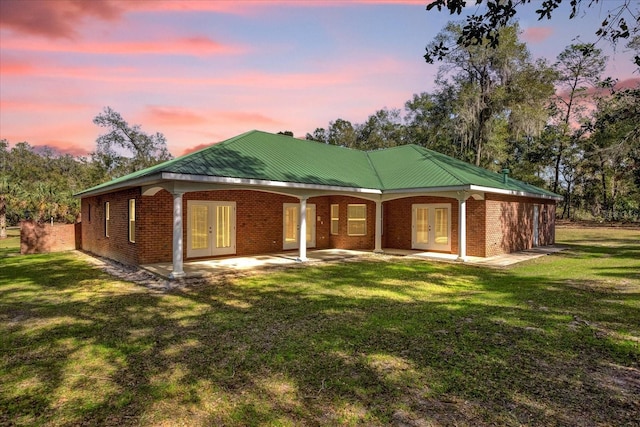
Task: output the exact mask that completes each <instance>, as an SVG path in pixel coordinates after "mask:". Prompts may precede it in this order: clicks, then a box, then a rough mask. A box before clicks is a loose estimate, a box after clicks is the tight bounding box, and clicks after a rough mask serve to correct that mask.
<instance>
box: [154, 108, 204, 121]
mask: <svg viewBox="0 0 640 427" xmlns="http://www.w3.org/2000/svg"><path fill="white" fill-rule="evenodd" d="M144 116H145V119H146V120H149V121H150V122H153V123H160V124H163V125H169V126H193V125H200V124H203V123H206V121H207V119H206V118H205V117H204V116H203V115H201V114H197V113H194V112H192V111H189V110H187V109H185V108H179V107H157V106H150V107H147V111H146V112H145V114H144Z"/></svg>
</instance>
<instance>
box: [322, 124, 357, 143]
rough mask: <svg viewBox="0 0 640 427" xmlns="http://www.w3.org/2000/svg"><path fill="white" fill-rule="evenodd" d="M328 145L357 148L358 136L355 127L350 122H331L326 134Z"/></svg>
mask: <svg viewBox="0 0 640 427" xmlns="http://www.w3.org/2000/svg"><path fill="white" fill-rule="evenodd" d="M326 143H327V144H331V145H339V146H342V147H348V148H357V145H358V142H357V135H356V130H355V128H354V126H353V125H352V124H351V122H350V121H349V120H344V119H336V120H335V121H333V122H329V129H328V131H327V133H326Z"/></svg>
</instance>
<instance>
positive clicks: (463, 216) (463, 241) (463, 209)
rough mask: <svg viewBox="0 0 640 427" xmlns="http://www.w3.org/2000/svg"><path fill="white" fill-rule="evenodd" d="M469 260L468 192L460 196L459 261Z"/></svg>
mask: <svg viewBox="0 0 640 427" xmlns="http://www.w3.org/2000/svg"><path fill="white" fill-rule="evenodd" d="M466 260H467V194H466V193H462V195H461V196H460V197H459V198H458V261H463V262H464V261H466Z"/></svg>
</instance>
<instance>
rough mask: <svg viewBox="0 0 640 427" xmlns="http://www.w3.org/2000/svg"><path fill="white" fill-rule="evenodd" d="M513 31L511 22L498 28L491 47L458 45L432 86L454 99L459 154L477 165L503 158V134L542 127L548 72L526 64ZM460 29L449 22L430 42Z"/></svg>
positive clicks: (448, 39) (527, 58)
mask: <svg viewBox="0 0 640 427" xmlns="http://www.w3.org/2000/svg"><path fill="white" fill-rule="evenodd" d="M518 31H519V29H518V26H517V25H513V26H510V27H504V28H502V29H501V37H502V43H500V44H499V45H498V46H496V47H495V48H484V47H481V46H471V45H469V46H462V45H461V46H458V49H456V50H455V51H452V52H451V54H450V55H448V56H447V57H446V58H444V59H443V65H442V66H441V67H440V70H439V73H438V79H437V81H436V83H437V85H438V86H439V87H441V88H445V89H447V90H448V91H449V93H450V94H452V95H453V96H454V99H455V101H454V107H453V110H452V111H453V112H455V117H454V129H455V133H456V134H457V136H458V138H457V140H458V141H459V144H460V148H459V152H460V153H461V157H462V158H463V159H464V160H470V161H473V163H475V164H476V165H477V166H480V165H481V164H482V163H483V162H485V164H484V166H487V165H489V164H491V163H492V162H493V161H494V160H498V161H499V160H500V159H499V157H504V154H505V153H504V152H505V150H507V141H506V139H508V138H509V134H513V135H516V136H519V135H520V134H523V135H536V134H539V133H540V132H541V131H542V129H543V128H544V124H545V121H546V104H547V101H548V98H549V96H551V94H553V84H552V82H553V79H554V74H553V73H552V71H551V70H549V68H548V67H547V66H546V64H545V63H544V62H540V61H539V62H537V63H533V62H531V60H530V55H529V52H528V50H527V48H526V46H525V44H524V43H522V42H520V41H519V39H518ZM461 33H462V28H461V27H460V25H458V24H456V23H449V24H448V25H447V26H446V27H445V29H444V30H443V31H442V32H441V33H440V34H439V35H438V36H437V38H436V41H435V42H434V43H435V44H438V43H449V42H455V40H458V39H459V36H460V34H461ZM501 135H502V137H501ZM485 151H486V152H485ZM503 160H504V158H503Z"/></svg>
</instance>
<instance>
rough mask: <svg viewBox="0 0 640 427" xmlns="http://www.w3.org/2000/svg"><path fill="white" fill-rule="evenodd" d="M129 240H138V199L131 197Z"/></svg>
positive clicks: (133, 241) (132, 241)
mask: <svg viewBox="0 0 640 427" xmlns="http://www.w3.org/2000/svg"><path fill="white" fill-rule="evenodd" d="M129 242H131V243H135V242H136V199H129Z"/></svg>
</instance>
